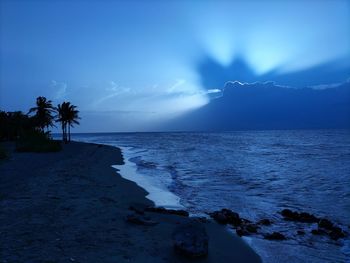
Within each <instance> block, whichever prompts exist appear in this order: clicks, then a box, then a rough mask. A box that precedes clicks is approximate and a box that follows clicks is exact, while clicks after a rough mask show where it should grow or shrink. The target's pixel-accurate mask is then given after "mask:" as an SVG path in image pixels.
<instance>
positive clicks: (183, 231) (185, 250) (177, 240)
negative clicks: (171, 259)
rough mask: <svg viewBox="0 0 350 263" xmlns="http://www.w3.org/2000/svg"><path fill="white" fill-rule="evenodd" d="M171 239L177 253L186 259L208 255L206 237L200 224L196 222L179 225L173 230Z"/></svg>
mask: <svg viewBox="0 0 350 263" xmlns="http://www.w3.org/2000/svg"><path fill="white" fill-rule="evenodd" d="M172 237H173V244H174V249H175V251H176V252H177V253H179V254H181V255H184V256H186V257H188V258H199V257H205V256H207V255H208V242H209V241H208V235H207V233H206V231H205V228H204V226H203V225H202V224H200V223H198V222H190V223H185V224H181V225H179V226H177V227H176V228H175V230H174V232H173V235H172Z"/></svg>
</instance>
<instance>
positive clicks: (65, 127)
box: [64, 123, 67, 143]
mask: <svg viewBox="0 0 350 263" xmlns="http://www.w3.org/2000/svg"><path fill="white" fill-rule="evenodd" d="M64 142H65V143H67V123H65V124H64Z"/></svg>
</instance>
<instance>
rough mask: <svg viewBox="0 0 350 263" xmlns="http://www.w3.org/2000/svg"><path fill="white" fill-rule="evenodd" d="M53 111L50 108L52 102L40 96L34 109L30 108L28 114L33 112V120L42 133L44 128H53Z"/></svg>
mask: <svg viewBox="0 0 350 263" xmlns="http://www.w3.org/2000/svg"><path fill="white" fill-rule="evenodd" d="M54 111H55V108H54V107H53V106H52V101H51V100H47V99H46V98H45V97H42V96H40V97H38V98H37V99H36V107H33V108H31V109H30V110H29V112H28V114H30V113H32V112H35V115H34V118H35V120H36V122H37V124H36V126H37V127H38V128H39V129H40V130H41V131H44V130H45V128H47V129H48V128H49V127H52V126H54V125H53V120H54V117H53V115H52V113H53V112H54Z"/></svg>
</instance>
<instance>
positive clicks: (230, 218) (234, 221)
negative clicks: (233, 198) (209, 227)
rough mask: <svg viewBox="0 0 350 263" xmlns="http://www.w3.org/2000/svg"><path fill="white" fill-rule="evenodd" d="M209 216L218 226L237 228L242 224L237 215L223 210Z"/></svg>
mask: <svg viewBox="0 0 350 263" xmlns="http://www.w3.org/2000/svg"><path fill="white" fill-rule="evenodd" d="M209 215H210V216H211V217H212V218H213V219H214V220H215V221H217V222H218V223H220V224H231V225H233V226H238V225H240V224H241V223H242V219H241V218H240V217H239V214H238V213H236V212H233V211H231V210H229V209H225V208H224V209H221V210H220V211H215V212H212V213H210V214H209Z"/></svg>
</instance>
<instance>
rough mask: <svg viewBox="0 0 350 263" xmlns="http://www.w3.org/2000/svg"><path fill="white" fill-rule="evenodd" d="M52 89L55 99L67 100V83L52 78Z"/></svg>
mask: <svg viewBox="0 0 350 263" xmlns="http://www.w3.org/2000/svg"><path fill="white" fill-rule="evenodd" d="M50 89H52V90H53V100H54V101H58V100H65V99H66V97H67V83H65V82H57V81H56V80H51V83H50Z"/></svg>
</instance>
